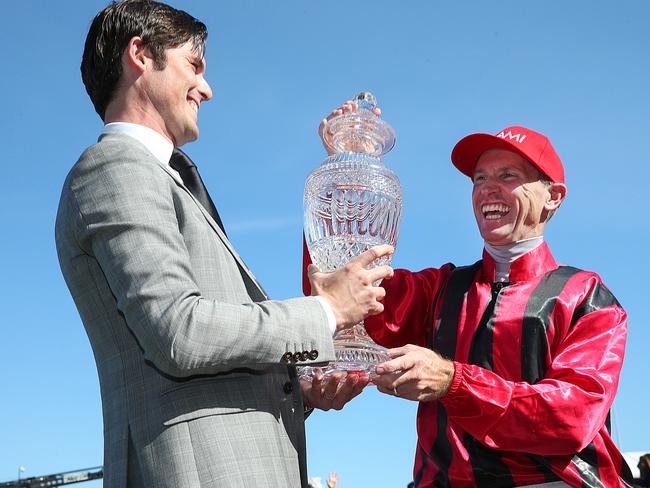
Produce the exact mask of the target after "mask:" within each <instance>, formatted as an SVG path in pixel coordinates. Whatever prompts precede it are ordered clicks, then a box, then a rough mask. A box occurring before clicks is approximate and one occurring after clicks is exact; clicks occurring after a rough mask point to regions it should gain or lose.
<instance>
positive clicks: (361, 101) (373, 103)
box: [354, 91, 377, 111]
mask: <svg viewBox="0 0 650 488" xmlns="http://www.w3.org/2000/svg"><path fill="white" fill-rule="evenodd" d="M354 100H355V101H356V102H357V104H358V105H359V108H365V109H367V110H370V111H372V110H374V109H375V108H377V99H376V98H375V96H374V95H373V94H372V93H371V92H369V91H362V92H359V94H358V95H357V96H356V97H354Z"/></svg>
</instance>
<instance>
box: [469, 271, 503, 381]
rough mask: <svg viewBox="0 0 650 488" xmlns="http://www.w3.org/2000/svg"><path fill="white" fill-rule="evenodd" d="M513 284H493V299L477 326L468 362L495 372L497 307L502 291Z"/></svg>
mask: <svg viewBox="0 0 650 488" xmlns="http://www.w3.org/2000/svg"><path fill="white" fill-rule="evenodd" d="M511 284H512V283H492V284H491V288H492V298H491V300H490V303H488V304H487V307H485V310H484V311H483V315H482V316H481V320H480V321H479V323H478V325H477V326H476V330H475V331H474V335H473V336H472V343H471V344H470V348H469V357H468V362H469V363H470V364H475V365H476V366H480V367H481V368H485V369H488V370H490V371H493V370H494V357H493V356H494V354H493V351H494V348H493V344H494V321H495V318H496V309H497V305H498V304H499V302H500V301H501V290H502V289H503V288H505V287H506V286H509V285H511Z"/></svg>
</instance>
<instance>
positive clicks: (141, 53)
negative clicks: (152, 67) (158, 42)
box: [122, 36, 151, 74]
mask: <svg viewBox="0 0 650 488" xmlns="http://www.w3.org/2000/svg"><path fill="white" fill-rule="evenodd" d="M122 61H123V62H124V63H125V65H126V67H128V68H131V69H133V70H135V71H136V72H137V73H138V74H140V73H143V72H144V70H145V69H146V66H147V64H148V63H149V62H151V56H150V54H149V49H147V47H146V46H145V45H144V42H143V41H142V38H141V37H138V36H135V37H133V38H131V40H130V41H129V43H128V44H127V46H126V49H125V50H124V55H123V56H122Z"/></svg>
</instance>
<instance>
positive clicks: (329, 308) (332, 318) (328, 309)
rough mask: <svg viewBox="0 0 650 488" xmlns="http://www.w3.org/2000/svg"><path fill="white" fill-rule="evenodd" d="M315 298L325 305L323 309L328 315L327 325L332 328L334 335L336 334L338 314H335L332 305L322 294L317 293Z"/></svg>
mask: <svg viewBox="0 0 650 488" xmlns="http://www.w3.org/2000/svg"><path fill="white" fill-rule="evenodd" d="M314 298H315V299H316V300H318V302H319V303H320V304H321V305H322V306H323V310H324V311H325V315H326V316H327V326H328V327H329V328H330V332H331V333H332V336H334V334H336V316H335V315H334V310H332V306H331V305H330V304H329V303H327V300H325V299H324V298H323V297H321V296H318V295H316V296H315V297H314Z"/></svg>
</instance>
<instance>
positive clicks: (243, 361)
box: [69, 151, 333, 376]
mask: <svg viewBox="0 0 650 488" xmlns="http://www.w3.org/2000/svg"><path fill="white" fill-rule="evenodd" d="M95 156H97V155H95ZM104 157H105V159H106V161H108V162H107V163H101V164H100V163H96V164H94V165H92V171H90V170H88V171H85V172H84V170H83V169H78V170H77V171H76V173H75V174H74V175H73V176H71V179H70V183H69V185H70V186H69V187H70V192H69V195H70V198H71V200H72V202H71V203H70V206H71V207H73V208H75V209H76V211H75V213H76V226H75V233H76V238H77V240H78V242H79V246H80V247H81V248H82V249H83V250H84V251H85V252H86V253H87V254H88V255H89V256H90V257H91V258H93V259H95V260H96V262H97V263H98V265H99V267H100V268H101V272H102V273H103V275H104V277H105V279H106V281H107V283H108V285H109V286H110V290H111V292H112V294H113V296H114V299H115V301H116V305H117V308H118V310H119V312H120V313H121V314H122V315H123V317H124V319H125V322H126V324H127V326H128V327H129V329H130V330H131V332H132V333H133V335H134V336H135V338H136V339H137V341H138V343H139V345H140V347H141V348H142V350H143V353H144V355H145V357H146V359H148V360H149V361H151V362H152V363H153V364H154V365H155V366H156V367H157V368H158V369H160V370H161V371H163V372H165V373H167V374H170V375H172V376H189V375H196V374H212V373H217V372H222V371H227V370H230V369H233V368H236V367H253V368H254V367H256V366H262V367H263V366H264V365H268V364H277V363H279V362H280V361H281V358H282V356H283V355H284V354H285V353H286V352H287V351H289V352H293V351H295V352H303V351H308V352H309V351H313V350H317V351H318V352H319V357H318V361H319V362H320V361H328V360H330V359H332V357H333V346H332V340H331V333H330V331H329V329H328V327H327V319H326V316H325V313H324V311H323V309H322V306H321V305H320V304H319V303H318V302H317V301H316V299H314V298H312V297H308V298H297V299H290V300H285V301H265V302H260V303H227V302H223V301H217V300H213V299H207V298H205V296H203V295H202V292H201V289H200V288H199V286H198V285H197V283H196V280H195V277H194V272H193V270H194V269H195V266H196V265H197V263H192V262H191V259H190V256H189V253H188V250H187V247H186V245H185V242H184V237H183V235H182V234H181V232H180V230H179V218H180V217H179V216H178V215H177V209H176V207H175V202H174V195H173V194H172V190H171V189H172V186H173V185H174V183H173V181H172V180H171V178H169V176H168V175H167V174H165V172H164V171H163V170H162V169H161V168H159V167H158V166H157V164H154V163H152V161H150V160H149V161H144V162H143V161H142V158H141V157H140V158H138V157H136V156H134V155H133V153H132V152H128V151H123V152H122V153H121V154H120V155H119V157H115V156H114V155H110V156H104ZM97 159H99V157H97ZM102 159H103V158H102ZM206 232H208V231H207V230H206ZM223 286H228V284H227V283H225V284H223Z"/></svg>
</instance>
